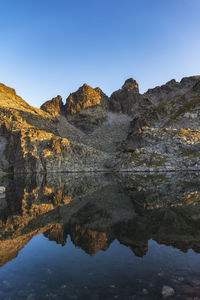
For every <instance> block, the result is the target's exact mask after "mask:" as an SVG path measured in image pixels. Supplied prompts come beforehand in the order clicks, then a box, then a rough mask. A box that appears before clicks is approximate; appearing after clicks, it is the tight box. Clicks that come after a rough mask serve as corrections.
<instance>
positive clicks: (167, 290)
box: [162, 285, 175, 298]
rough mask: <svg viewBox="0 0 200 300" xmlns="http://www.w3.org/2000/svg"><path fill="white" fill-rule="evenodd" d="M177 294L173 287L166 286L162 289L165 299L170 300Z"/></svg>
mask: <svg viewBox="0 0 200 300" xmlns="http://www.w3.org/2000/svg"><path fill="white" fill-rule="evenodd" d="M174 294H175V291H174V289H173V288H172V287H170V286H168V285H164V286H163V288H162V296H163V298H168V297H170V296H173V295H174Z"/></svg>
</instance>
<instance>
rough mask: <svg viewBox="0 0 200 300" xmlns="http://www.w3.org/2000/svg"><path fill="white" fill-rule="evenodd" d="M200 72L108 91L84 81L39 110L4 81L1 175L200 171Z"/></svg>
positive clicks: (0, 122) (0, 103) (0, 89)
mask: <svg viewBox="0 0 200 300" xmlns="http://www.w3.org/2000/svg"><path fill="white" fill-rule="evenodd" d="M199 116H200V76H191V77H186V78H183V79H182V80H181V81H180V82H176V81H175V80H171V81H169V82H167V83H166V84H164V85H162V86H160V87H156V88H153V89H150V90H148V91H147V92H146V93H144V94H140V93H139V86H138V83H137V82H136V81H135V80H134V79H132V78H130V79H128V80H126V81H125V83H124V85H123V86H122V88H121V89H119V90H117V91H116V92H114V93H113V94H112V95H111V96H110V97H108V96H107V95H105V93H104V92H103V91H102V90H101V89H100V88H92V87H90V86H88V85H87V84H84V85H83V86H82V87H80V88H79V89H78V90H77V91H76V92H74V93H71V94H70V95H69V97H68V98H67V99H66V103H63V101H62V97H61V96H57V97H54V98H53V99H52V100H49V101H47V102H45V103H44V104H43V105H42V106H41V108H40V109H38V108H34V107H32V106H30V105H29V104H28V103H27V102H25V101H24V100H23V99H22V98H21V97H19V96H18V95H17V94H16V92H15V90H13V89H12V88H9V87H7V86H5V85H3V84H0V174H5V173H10V174H12V173H13V172H14V173H16V174H19V173H20V174H24V173H49V172H174V171H183V170H184V171H199V170H200V159H199V150H200V122H199Z"/></svg>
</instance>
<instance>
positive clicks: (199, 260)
mask: <svg viewBox="0 0 200 300" xmlns="http://www.w3.org/2000/svg"><path fill="white" fill-rule="evenodd" d="M198 178H199V177H198V174H152V175H150V174H129V175H128V174H124V175H123V176H122V175H120V176H111V175H108V174H99V175H94V174H93V175H87V174H79V175H78V174H74V175H69V174H62V175H58V174H56V175H48V176H40V177H39V176H33V177H25V178H23V177H17V178H15V179H7V178H2V179H1V181H0V185H4V186H6V194H5V195H4V196H2V195H1V198H0V226H1V229H0V266H1V267H0V299H29V300H30V299H154V300H155V299H163V296H164V295H162V291H163V287H164V286H168V287H170V288H171V291H173V295H171V296H169V297H167V298H166V299H188V300H189V299H190V300H191V299H198V297H200V255H199V253H200V187H199V179H198Z"/></svg>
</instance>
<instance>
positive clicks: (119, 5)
mask: <svg viewBox="0 0 200 300" xmlns="http://www.w3.org/2000/svg"><path fill="white" fill-rule="evenodd" d="M194 74H195V75H196V74H200V0H137V1H135V0H98V1H97V0H73V1H72V0H70V1H68V0H0V82H2V83H4V84H6V85H9V86H11V87H13V88H15V89H16V91H17V93H18V94H19V95H20V96H22V97H23V98H24V99H25V100H26V101H28V102H29V103H30V104H31V105H34V106H40V105H41V104H42V103H43V102H44V101H46V100H48V99H51V98H52V97H54V96H56V95H57V94H60V95H61V96H62V97H63V98H64V100H65V98H66V97H67V96H68V94H69V93H70V92H73V91H75V90H76V89H77V88H78V87H80V86H81V85H82V84H83V83H85V82H86V83H88V84H89V85H91V86H92V87H96V86H99V87H101V88H102V89H103V91H104V92H106V93H107V94H108V95H110V94H111V93H112V92H113V91H114V90H116V89H118V88H120V87H121V86H122V84H123V82H124V80H125V79H127V78H129V77H133V78H135V79H136V80H137V81H138V83H139V86H140V90H141V92H144V91H145V90H147V89H148V88H151V87H154V86H156V85H160V84H163V83H164V82H166V81H168V80H170V79H172V78H175V79H177V80H180V79H181V78H182V77H184V76H189V75H194Z"/></svg>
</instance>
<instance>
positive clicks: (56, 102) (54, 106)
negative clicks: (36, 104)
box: [40, 95, 63, 117]
mask: <svg viewBox="0 0 200 300" xmlns="http://www.w3.org/2000/svg"><path fill="white" fill-rule="evenodd" d="M40 108H41V109H42V110H44V111H46V112H47V113H49V114H50V115H52V116H54V117H55V116H58V115H60V114H61V112H62V110H63V102H62V97H61V96H59V95H58V96H57V97H55V98H52V99H51V100H49V101H46V102H45V103H44V104H42V106H41V107H40Z"/></svg>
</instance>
